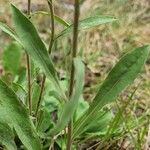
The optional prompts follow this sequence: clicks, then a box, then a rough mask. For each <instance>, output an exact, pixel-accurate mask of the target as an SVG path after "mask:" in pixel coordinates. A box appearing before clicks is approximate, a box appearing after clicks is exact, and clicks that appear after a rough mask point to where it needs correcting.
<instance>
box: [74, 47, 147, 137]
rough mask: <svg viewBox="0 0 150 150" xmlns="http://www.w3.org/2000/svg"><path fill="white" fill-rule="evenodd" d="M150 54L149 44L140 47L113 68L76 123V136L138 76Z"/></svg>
mask: <svg viewBox="0 0 150 150" xmlns="http://www.w3.org/2000/svg"><path fill="white" fill-rule="evenodd" d="M148 54H149V46H143V47H139V48H137V49H135V50H133V51H132V52H129V53H128V54H126V55H125V56H124V57H122V58H121V60H120V61H119V62H118V63H117V64H116V66H115V67H114V68H113V69H112V70H111V72H110V73H109V75H108V76H107V78H106V79H105V81H104V82H103V84H102V85H101V86H100V89H99V91H98V93H97V95H96V96H95V98H94V99H93V102H92V104H91V106H90V108H89V110H88V111H87V112H86V113H85V114H84V115H83V116H82V117H81V118H80V119H79V120H78V121H77V122H76V123H75V129H74V135H73V136H74V137H76V136H78V135H80V134H81V133H82V132H84V131H85V130H86V126H87V125H88V124H89V122H92V121H93V119H94V118H93V116H96V114H97V113H98V112H99V110H100V109H101V108H102V107H103V106H104V105H106V104H108V103H110V102H113V101H114V100H115V98H116V96H117V95H118V94H119V93H120V92H121V91H122V90H123V89H124V88H125V87H126V86H128V85H129V84H131V83H132V82H133V80H134V79H135V78H136V77H137V75H138V73H139V72H140V70H141V68H142V67H143V65H144V63H145V61H146V59H147V57H148Z"/></svg>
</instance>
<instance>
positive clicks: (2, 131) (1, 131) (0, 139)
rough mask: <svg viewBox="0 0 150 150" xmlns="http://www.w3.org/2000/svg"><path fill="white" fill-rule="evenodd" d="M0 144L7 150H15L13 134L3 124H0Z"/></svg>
mask: <svg viewBox="0 0 150 150" xmlns="http://www.w3.org/2000/svg"><path fill="white" fill-rule="evenodd" d="M0 143H1V144H2V145H4V146H5V147H6V148H7V149H8V150H17V147H16V144H15V142H14V134H13V132H12V130H11V128H10V127H9V126H8V125H7V124H6V123H3V122H0Z"/></svg>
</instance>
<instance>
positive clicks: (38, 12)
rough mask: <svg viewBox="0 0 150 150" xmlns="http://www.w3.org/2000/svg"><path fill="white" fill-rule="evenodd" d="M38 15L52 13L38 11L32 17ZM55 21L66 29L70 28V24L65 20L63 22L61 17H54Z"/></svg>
mask: <svg viewBox="0 0 150 150" xmlns="http://www.w3.org/2000/svg"><path fill="white" fill-rule="evenodd" d="M36 14H42V15H50V13H48V12H45V11H36V12H35V13H32V14H31V16H33V15H36ZM54 19H55V20H56V21H57V22H59V23H60V24H62V25H64V26H66V27H68V26H69V25H70V24H69V23H68V22H66V21H65V20H63V19H62V18H61V17H59V16H57V15H54Z"/></svg>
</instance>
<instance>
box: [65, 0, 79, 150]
mask: <svg viewBox="0 0 150 150" xmlns="http://www.w3.org/2000/svg"><path fill="white" fill-rule="evenodd" d="M74 9H75V13H74V28H73V45H72V60H71V61H72V65H71V74H70V86H69V97H71V95H72V93H73V88H74V76H75V68H74V65H73V59H74V58H75V57H76V55H77V47H78V26H79V14H80V6H79V0H75V3H74ZM72 131H73V121H72V120H71V121H70V122H69V124H68V135H67V150H71V147H72Z"/></svg>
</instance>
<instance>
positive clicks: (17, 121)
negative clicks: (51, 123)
mask: <svg viewBox="0 0 150 150" xmlns="http://www.w3.org/2000/svg"><path fill="white" fill-rule="evenodd" d="M0 104H1V105H0V114H1V115H0V122H3V123H5V124H8V125H9V126H10V127H13V128H14V129H15V131H16V133H17V135H18V137H19V138H20V140H21V141H22V143H23V144H24V146H25V147H26V148H27V149H30V150H40V149H41V148H40V147H41V146H40V142H39V139H38V136H37V133H36V132H35V129H34V127H33V124H32V123H31V121H30V118H29V115H28V112H27V109H26V108H25V106H24V105H23V104H22V103H21V102H20V100H19V99H18V98H17V96H16V94H15V93H14V92H13V91H12V89H10V88H9V87H8V86H7V85H6V84H5V83H4V82H3V81H1V80H0Z"/></svg>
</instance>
